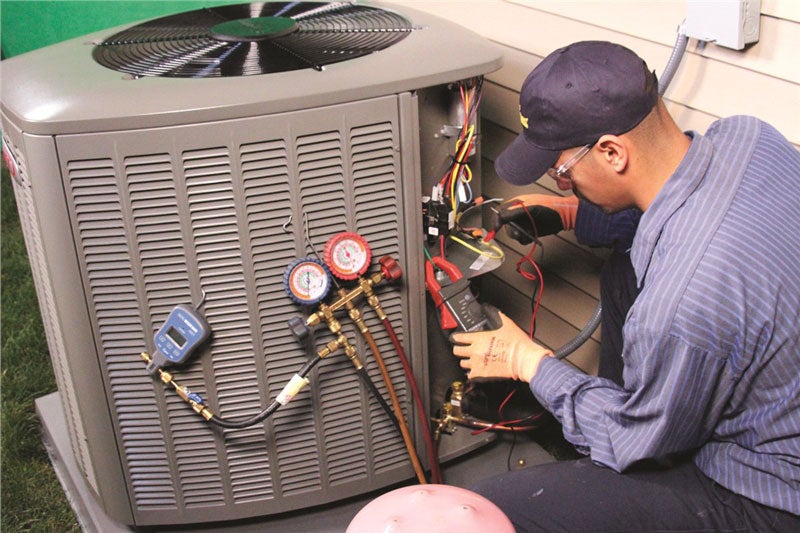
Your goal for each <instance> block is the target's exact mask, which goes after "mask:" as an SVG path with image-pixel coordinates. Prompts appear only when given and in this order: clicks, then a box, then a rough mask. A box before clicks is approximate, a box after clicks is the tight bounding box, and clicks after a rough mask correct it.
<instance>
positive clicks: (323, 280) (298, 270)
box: [284, 257, 331, 304]
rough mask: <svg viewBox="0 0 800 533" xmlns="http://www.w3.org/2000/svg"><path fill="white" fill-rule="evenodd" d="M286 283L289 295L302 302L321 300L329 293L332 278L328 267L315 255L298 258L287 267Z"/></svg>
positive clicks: (312, 302) (313, 302) (310, 302)
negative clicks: (314, 256)
mask: <svg viewBox="0 0 800 533" xmlns="http://www.w3.org/2000/svg"><path fill="white" fill-rule="evenodd" d="M284 285H285V289H286V292H287V293H288V294H289V296H290V297H291V298H292V299H293V300H295V301H296V302H298V303H301V304H315V303H318V302H321V301H322V300H323V298H325V296H326V295H327V294H328V290H329V289H330V286H331V278H330V274H329V273H328V269H327V268H326V267H325V265H324V264H323V263H322V262H320V261H319V260H317V259H315V258H313V257H307V258H304V259H298V260H296V261H294V262H292V263H291V264H290V265H289V266H288V267H286V272H285V274H284Z"/></svg>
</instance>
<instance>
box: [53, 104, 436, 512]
mask: <svg viewBox="0 0 800 533" xmlns="http://www.w3.org/2000/svg"><path fill="white" fill-rule="evenodd" d="M402 120H409V119H408V117H401V116H400V115H399V111H398V105H397V98H396V97H394V96H392V97H385V98H379V99H375V100H367V101H363V102H357V103H352V104H344V105H338V106H331V107H327V108H320V109H311V110H306V111H302V112H297V113H289V114H285V115H273V116H265V117H256V118H250V119H242V120H236V121H225V122H218V123H211V124H203V125H193V126H180V127H174V128H160V129H153V130H142V131H130V132H117V133H103V134H88V135H76V136H63V137H59V138H58V140H57V142H58V150H59V154H60V156H61V157H60V158H61V165H62V172H63V175H64V176H65V178H64V179H65V189H66V191H67V196H68V198H67V200H68V203H69V208H70V217H71V224H72V226H73V227H74V233H75V241H76V247H77V250H78V255H79V257H80V266H81V275H82V278H83V288H84V291H85V293H86V302H87V306H88V308H89V312H90V316H91V323H92V324H91V331H87V332H85V334H86V335H89V336H91V337H93V338H94V339H95V341H96V350H97V353H99V354H100V365H101V368H102V373H103V379H104V381H105V385H106V391H107V395H108V397H107V399H106V400H107V401H108V403H109V404H110V405H111V406H112V410H113V414H114V423H115V428H114V430H115V433H116V435H117V441H118V452H117V453H118V454H119V456H120V457H121V461H122V463H123V465H124V469H125V475H126V479H127V483H128V485H129V490H130V491H131V494H132V495H131V506H132V507H133V509H134V516H135V521H136V523H137V524H138V525H148V524H168V523H191V522H202V521H212V520H213V521H218V520H229V519H235V518H243V517H247V516H256V515H265V514H272V513H278V512H285V511H289V510H293V509H298V508H304V507H308V506H309V505H315V504H321V503H325V502H329V501H333V500H336V499H341V498H343V497H347V496H350V495H355V494H360V493H363V492H365V491H367V490H372V489H376V488H380V487H382V486H386V485H388V484H391V483H395V482H398V481H401V480H403V479H407V478H409V477H411V475H412V471H411V468H410V466H409V463H408V460H407V457H406V456H405V455H404V454H405V451H404V447H403V442H402V439H401V438H400V436H399V435H398V433H397V432H396V431H395V430H394V427H393V425H392V424H391V423H390V421H389V420H388V418H387V417H386V415H385V413H384V412H383V411H382V410H381V409H380V408H379V407H378V405H377V403H376V402H375V400H374V399H373V398H371V397H370V395H369V394H368V391H367V389H366V387H365V386H364V385H363V384H362V383H360V381H359V380H358V379H357V376H356V374H355V372H354V369H353V365H352V363H351V362H350V361H349V360H348V359H347V358H346V357H344V355H343V354H341V353H336V354H334V355H331V356H329V357H327V358H325V359H324V360H323V361H321V362H320V363H319V364H318V365H317V367H316V368H315V369H314V371H312V373H311V374H310V375H309V377H310V379H311V386H310V387H308V388H307V389H305V390H303V391H302V392H301V393H300V394H298V396H297V397H296V398H295V399H294V400H293V401H292V402H291V403H289V404H288V405H286V406H285V407H283V408H281V409H280V410H279V411H278V412H277V413H276V414H275V415H274V416H272V417H271V418H270V419H268V420H267V421H265V422H263V423H262V424H259V425H256V426H254V427H252V428H249V429H245V430H233V431H232V430H227V431H221V430H219V429H216V428H214V427H212V426H210V425H208V424H207V423H206V422H205V421H203V420H202V418H200V417H199V416H197V415H196V414H195V413H194V412H192V410H191V409H190V408H189V407H188V406H187V405H186V404H185V403H183V402H182V401H181V400H180V399H179V398H178V397H177V396H176V395H175V394H174V393H173V392H171V391H169V390H166V389H165V388H164V387H163V386H162V384H161V383H160V382H157V381H156V380H154V379H153V378H152V377H151V376H150V375H149V374H148V373H147V372H146V371H145V368H144V366H145V365H144V363H143V362H142V361H141V359H140V358H139V353H140V352H141V351H143V350H146V351H148V352H150V351H152V350H153V349H154V347H153V343H152V336H153V333H154V332H155V330H156V329H157V328H158V327H159V326H160V324H161V323H162V322H163V321H164V319H165V318H166V316H167V314H168V313H169V311H170V310H171V309H172V307H173V306H174V305H176V304H179V303H184V304H190V303H197V302H199V301H200V300H201V299H202V298H203V297H205V301H204V304H203V307H202V309H201V311H202V313H203V314H204V315H205V316H206V318H207V320H208V322H209V324H210V326H211V329H212V331H213V334H212V338H211V340H210V342H208V343H207V344H206V345H205V346H204V347H203V348H202V349H200V350H199V351H198V353H197V354H195V356H194V358H193V360H192V362H190V363H188V364H187V365H185V366H183V367H181V368H176V369H174V370H175V372H174V374H175V378H176V380H177V381H178V382H179V383H181V384H182V385H186V386H188V387H189V388H190V389H191V390H192V391H194V392H196V393H198V394H200V395H201V396H202V397H203V398H205V399H206V401H207V402H208V404H209V405H210V406H211V408H212V410H214V412H216V413H218V414H219V415H220V416H222V417H224V418H231V419H241V418H245V417H249V416H252V415H254V414H256V413H258V412H259V411H260V409H261V408H262V407H265V406H266V405H268V403H269V402H271V401H272V399H273V398H274V397H275V396H276V395H277V393H278V392H279V391H280V390H281V388H282V387H283V385H284V384H285V383H286V382H287V381H288V380H289V379H290V378H291V376H292V375H293V374H294V373H295V372H296V371H297V370H299V368H300V367H301V366H302V365H303V364H305V363H306V361H307V360H308V358H309V357H312V356H314V355H313V354H314V353H315V352H316V350H317V349H319V348H320V347H322V346H323V344H324V343H325V342H327V341H329V340H331V339H332V338H333V337H332V335H331V334H330V333H329V332H327V331H326V329H325V328H320V329H318V330H317V331H316V332H314V335H313V336H312V342H311V343H310V345H309V346H304V345H303V343H301V342H299V341H298V340H296V339H295V338H294V337H293V336H292V335H291V333H290V330H289V328H288V326H287V325H286V320H287V319H288V318H290V317H292V316H305V314H307V313H308V312H310V311H312V309H303V308H301V307H300V306H298V305H296V304H295V303H293V301H292V300H291V299H290V298H289V297H288V296H287V295H286V293H285V291H284V286H283V275H284V270H285V267H286V265H287V264H288V263H289V262H290V261H291V260H292V259H294V258H296V257H302V256H305V255H312V254H313V253H314V250H317V251H319V253H321V252H322V249H323V247H324V244H325V242H326V241H327V239H328V238H329V237H330V236H332V235H334V234H336V233H338V232H340V231H358V232H360V233H362V234H363V235H364V236H365V237H366V238H367V239H368V240H369V241H370V244H372V245H373V247H374V256H375V257H376V258H377V257H379V256H381V255H391V256H393V257H395V258H401V259H402V258H403V257H405V256H406V255H407V251H406V250H407V248H408V247H409V246H416V245H415V244H414V242H415V239H416V236H413V238H411V240H410V242H409V236H407V235H406V234H405V226H404V220H403V216H402V212H401V210H400V209H399V208H398V206H399V205H400V204H401V203H402V198H401V197H402V188H403V178H404V176H403V168H404V166H403V165H402V164H401V157H404V155H403V152H404V151H406V152H408V151H414V150H416V147H414V146H408V145H406V146H404V145H403V144H402V142H401V136H400V130H401V127H400V123H401V121H402ZM406 156H407V157H412V159H413V158H415V157H416V156H414V155H413V154H408V155H406ZM412 179H413V177H412ZM374 262H375V261H373V263H374ZM401 266H403V267H405V265H402V264H401ZM410 290H411V288H409V287H407V286H406V285H404V284H402V282H401V284H400V286H398V287H388V286H387V287H380V288H379V290H378V294H379V297H380V298H381V302H382V304H383V306H384V310H385V311H386V312H387V314H389V316H390V319H391V321H392V323H393V324H394V326H395V329H396V330H397V331H398V333H399V334H400V336H401V338H406V340H408V339H407V337H408V336H409V335H410V332H409V328H408V324H407V322H408V309H409V291H410ZM418 291H419V288H416V289H414V290H413V292H412V294H414V295H415V296H414V297H416V294H417V292H418ZM362 304H363V302H362V303H360V304H359V305H362ZM362 306H363V307H366V305H362ZM364 313H365V315H367V323H368V325H369V327H370V329H371V331H372V333H373V335H374V336H375V339H376V343H377V344H378V346H379V347H380V350H381V351H382V353H383V357H384V358H385V359H386V362H387V365H388V366H389V370H390V374H391V375H392V378H393V382H394V386H395V388H396V389H397V392H398V395H399V397H400V399H401V403H402V405H403V406H404V408H405V409H406V410H407V411H408V414H407V415H406V417H407V418H409V419H410V418H411V413H410V411H411V408H410V400H409V393H408V392H407V389H406V382H405V379H404V377H403V371H402V366H401V365H400V363H399V360H398V357H397V353H396V351H395V349H394V347H393V346H392V344H391V342H390V339H389V337H388V335H387V334H386V333H385V331H384V330H383V329H382V328H381V324H380V322H379V321H378V320H377V319H376V318H375V317H374V316H372V315H371V314H370V313H369V309H368V308H366V309H364ZM338 318H339V319H340V320H341V321H342V323H343V324H344V328H343V333H344V334H345V335H346V336H347V337H348V339H349V340H350V341H351V342H352V343H353V344H354V345H355V346H356V348H357V351H358V353H359V355H360V357H361V359H362V361H364V363H365V366H366V367H367V369H368V373H369V375H370V376H371V377H372V379H373V381H374V382H375V384H376V385H377V386H378V388H379V389H380V391H381V392H382V393H384V394H385V393H386V386H385V384H383V383H381V382H380V375H379V373H378V372H377V369H376V368H375V364H374V361H372V360H371V357H370V356H369V351H368V349H367V346H366V343H365V342H364V341H363V340H362V339H361V338H360V337H359V336H358V335H357V330H356V329H355V328H354V327H353V326H352V325H350V323H349V320H348V319H347V318H346V317H345V316H344V315H342V316H340V317H338ZM422 334H424V332H423V333H422ZM91 445H92V444H91V443H89V446H91ZM98 475H99V476H102V472H100V473H98Z"/></svg>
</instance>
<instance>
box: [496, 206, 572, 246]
mask: <svg viewBox="0 0 800 533" xmlns="http://www.w3.org/2000/svg"><path fill="white" fill-rule="evenodd" d="M577 216H578V197H577V196H556V195H552V194H523V195H520V196H516V197H514V198H511V199H509V200H506V201H505V202H503V203H502V204H500V206H499V207H498V208H497V215H496V219H495V223H494V225H493V228H494V230H495V231H496V230H498V229H500V228H501V227H502V226H506V231H507V232H508V235H509V236H510V237H511V238H512V239H514V240H516V241H518V242H520V243H521V244H530V243H531V242H532V240H533V239H532V238H531V237H543V236H545V235H553V234H555V233H558V232H560V231H563V230H570V229H573V228H574V227H575V218H576V217H577Z"/></svg>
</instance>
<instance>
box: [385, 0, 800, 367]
mask: <svg viewBox="0 0 800 533" xmlns="http://www.w3.org/2000/svg"><path fill="white" fill-rule="evenodd" d="M720 1H722V0H720ZM394 3H397V4H404V5H408V6H410V7H413V8H415V9H419V10H422V11H427V12H430V13H433V14H435V15H438V16H440V17H443V18H446V19H449V20H451V21H453V22H455V23H458V24H461V25H462V26H465V27H467V28H469V29H471V30H472V31H475V32H476V33H478V34H481V35H483V36H484V37H486V38H488V39H490V40H491V41H493V42H494V43H496V44H497V45H498V46H499V47H501V49H502V50H503V52H504V55H505V63H504V66H503V68H502V69H500V70H498V71H497V72H494V73H492V74H489V75H488V76H487V80H486V82H487V83H485V85H484V98H483V101H482V117H483V125H482V127H483V130H482V140H481V142H482V156H483V158H484V159H485V160H484V161H483V162H482V169H483V175H482V190H483V193H484V194H485V195H486V196H488V197H502V198H509V197H511V196H515V195H517V194H522V193H530V192H543V193H551V194H563V193H561V192H560V191H558V189H557V188H556V187H555V183H554V182H553V181H552V180H551V179H549V178H546V177H545V178H544V179H541V180H539V182H538V183H537V184H536V185H533V186H529V187H515V186H511V185H508V184H506V183H505V182H503V181H502V180H500V179H499V178H498V177H497V176H496V175H495V174H494V170H493V169H494V165H493V162H494V159H495V157H497V155H498V154H499V153H500V152H501V151H502V149H503V148H504V147H505V146H506V145H507V144H508V143H509V142H511V140H512V139H513V138H514V136H515V135H516V134H517V133H518V132H519V130H520V125H519V118H518V113H517V106H518V97H519V92H518V91H519V87H520V85H521V84H522V82H523V80H524V79H525V76H526V75H527V74H528V72H530V70H531V69H532V68H533V67H535V66H536V65H537V64H538V63H539V62H540V61H541V60H542V58H543V57H545V56H546V55H547V54H548V53H550V52H551V51H552V50H554V49H556V48H558V47H561V46H564V45H566V44H569V43H571V42H574V41H580V40H609V41H614V42H618V43H620V44H622V45H624V46H627V47H629V48H631V49H632V50H634V51H636V52H637V53H638V54H639V55H640V56H642V57H643V58H644V59H645V60H646V61H647V63H648V65H649V66H650V68H652V69H654V70H655V71H656V73H657V74H659V75H660V74H661V73H662V72H663V70H664V67H665V66H666V64H667V62H668V60H669V57H670V54H671V52H672V48H673V46H674V44H675V40H676V36H677V29H678V27H679V25H680V24H681V22H682V21H683V20H684V18H685V17H686V2H685V1H684V0H615V1H611V0H582V1H577V0H570V1H552V0H551V1H545V0H480V1H478V0H475V1H447V0H439V1H427V2H426V1H414V0H406V1H403V0H399V1H395V2H394ZM760 26H761V27H760V39H759V41H758V42H757V43H755V44H753V45H750V46H748V47H747V48H746V49H745V50H741V51H739V50H731V49H727V48H723V47H720V46H717V45H714V44H712V43H700V42H698V41H697V40H695V39H690V41H689V45H688V47H687V49H686V54H685V56H684V58H683V60H682V62H681V65H680V67H679V68H678V71H677V73H676V74H675V76H674V78H673V80H672V83H671V84H670V86H669V88H668V90H667V92H666V94H665V96H664V98H665V101H666V104H667V107H668V108H669V110H670V112H671V113H672V114H673V116H674V117H675V119H676V121H677V122H678V124H679V126H680V127H681V128H683V129H684V130H697V131H699V132H704V131H705V130H706V128H707V127H708V125H709V124H711V123H712V122H713V121H714V120H716V119H717V118H719V117H724V116H729V115H737V114H747V115H755V116H757V117H759V118H762V119H763V120H766V121H767V122H770V123H771V124H773V125H774V126H775V127H777V128H778V129H779V130H780V131H781V132H782V133H783V134H784V135H786V136H787V137H788V138H789V140H790V141H791V142H792V143H794V144H795V145H798V146H800V67H798V66H797V65H798V59H797V53H798V50H800V2H796V1H794V0H762V1H761V18H760ZM498 239H499V240H501V242H502V243H503V244H504V245H505V248H506V261H505V262H504V264H503V266H502V267H501V268H499V269H498V270H496V271H495V272H494V273H493V274H492V275H489V276H484V280H483V284H482V288H483V293H484V295H483V297H484V299H486V300H489V301H492V300H499V301H498V302H497V303H499V304H500V305H501V307H502V309H503V310H505V311H506V312H507V313H508V314H509V315H510V316H512V317H513V318H514V319H515V320H516V321H517V323H518V324H520V326H522V327H523V328H527V324H528V320H529V318H530V310H531V295H532V291H533V284H532V283H531V282H529V281H527V280H525V279H524V278H522V277H521V276H520V275H519V274H518V273H517V272H516V271H515V268H514V265H515V264H516V261H517V259H518V258H519V257H520V256H521V254H524V253H526V252H527V250H528V248H527V247H523V246H520V245H518V244H517V243H516V242H514V241H512V240H510V239H508V238H506V237H505V236H504V235H503V232H501V234H500V236H499V237H498ZM542 242H543V244H544V246H543V247H542V248H539V249H538V250H537V252H536V254H535V256H534V258H535V259H536V260H537V262H538V263H539V265H540V267H541V268H542V270H543V274H544V292H543V297H542V303H541V307H540V309H539V312H538V315H537V317H538V318H537V327H536V337H537V339H538V340H539V341H540V342H542V343H544V344H546V345H548V346H550V347H553V348H556V347H558V346H561V345H562V344H563V343H564V342H567V341H568V340H570V339H571V338H572V337H573V336H574V335H575V334H576V333H577V332H578V331H579V330H580V329H581V328H582V327H583V326H584V325H585V324H586V322H587V321H588V320H589V318H590V316H591V314H592V311H593V310H594V308H595V306H596V305H597V301H598V298H599V282H598V275H599V272H600V268H601V266H602V264H603V260H604V257H605V255H606V253H607V252H605V251H604V250H598V249H590V248H587V247H583V246H580V245H578V244H577V242H576V241H575V239H574V236H573V234H572V233H571V232H564V233H563V234H562V235H558V236H550V237H545V238H543V239H542ZM600 335H601V332H600V331H599V329H598V331H596V332H595V333H594V335H593V336H592V339H591V340H590V341H589V342H587V343H586V344H584V345H583V346H582V347H581V348H580V349H578V350H577V351H576V352H575V353H574V354H573V355H571V356H570V358H569V360H570V361H572V362H573V363H574V364H575V365H577V366H579V367H580V368H582V369H584V370H585V371H587V372H595V371H596V368H597V357H598V354H599V340H600Z"/></svg>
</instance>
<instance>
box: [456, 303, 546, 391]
mask: <svg viewBox="0 0 800 533" xmlns="http://www.w3.org/2000/svg"><path fill="white" fill-rule="evenodd" d="M497 313H498V315H499V316H500V324H501V325H500V327H499V328H498V329H494V330H490V331H478V332H475V333H454V334H452V335H450V340H451V341H452V342H453V344H454V346H453V354H454V355H455V356H456V357H460V358H461V363H460V364H461V368H463V369H464V370H466V371H467V372H468V373H467V378H469V379H470V380H475V379H477V380H482V379H518V380H522V381H524V382H526V383H529V382H530V380H531V378H533V376H534V375H535V374H536V370H537V369H538V368H539V362H540V361H541V360H542V358H543V357H546V356H552V355H553V352H551V351H550V350H548V349H547V348H544V347H543V346H540V345H538V344H537V343H535V342H534V341H532V340H531V339H530V338H529V337H528V335H527V334H526V333H525V332H524V331H522V330H521V329H520V328H519V327H518V326H517V325H516V324H515V323H514V321H513V320H511V319H510V318H508V317H507V316H506V315H504V314H503V313H501V312H499V311H497Z"/></svg>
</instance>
